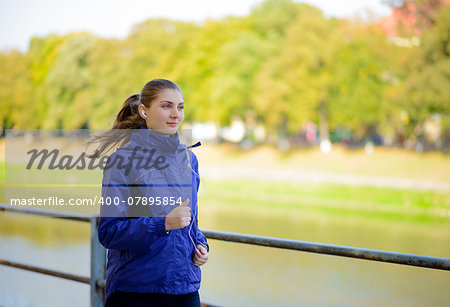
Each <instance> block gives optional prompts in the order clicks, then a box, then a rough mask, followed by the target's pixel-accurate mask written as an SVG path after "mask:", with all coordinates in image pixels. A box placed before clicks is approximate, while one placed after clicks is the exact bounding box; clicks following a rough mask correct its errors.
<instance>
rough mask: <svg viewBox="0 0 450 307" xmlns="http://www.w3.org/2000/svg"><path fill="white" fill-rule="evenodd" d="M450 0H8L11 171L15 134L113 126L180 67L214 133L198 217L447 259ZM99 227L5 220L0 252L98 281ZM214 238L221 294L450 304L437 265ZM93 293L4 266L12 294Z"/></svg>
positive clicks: (214, 280)
mask: <svg viewBox="0 0 450 307" xmlns="http://www.w3.org/2000/svg"><path fill="white" fill-rule="evenodd" d="M449 3H450V1H448V0H412V1H406V0H384V1H382V0H379V1H377V0H367V1H324V0H323V1H305V2H300V1H292V0H266V1H257V0H254V1H226V3H225V1H223V2H222V1H221V2H217V3H216V2H213V1H210V2H208V1H201V0H195V1H189V2H187V1H185V2H183V1H175V0H170V1H166V2H164V3H162V2H154V1H126V2H120V1H97V2H92V3H89V2H88V1H84V0H83V1H77V2H71V1H66V2H64V3H62V2H61V3H60V2H57V1H41V2H32V1H26V0H20V1H8V0H1V1H0V12H1V13H0V16H1V18H0V27H1V28H2V31H1V36H0V50H2V51H0V71H1V73H0V127H1V135H2V137H1V139H0V184H1V185H2V187H4V185H5V138H4V137H5V133H6V130H7V129H13V130H14V129H107V128H109V127H110V126H111V123H112V120H113V115H114V114H115V113H117V112H118V111H119V109H120V107H121V105H122V103H123V101H124V100H125V98H126V97H128V96H129V95H130V94H132V93H136V92H140V90H141V88H142V87H143V86H144V84H145V83H146V82H147V81H149V80H151V79H154V78H167V79H170V80H173V81H174V82H176V83H177V84H179V86H180V88H181V90H182V91H183V95H184V100H185V103H186V107H185V114H186V118H185V121H184V124H183V126H182V128H183V129H192V133H193V139H194V141H197V140H200V141H202V143H203V145H202V146H201V147H198V148H195V149H194V152H195V154H196V155H197V156H198V158H199V162H200V174H201V175H202V177H203V179H204V181H202V186H201V188H200V193H199V194H200V199H199V208H200V209H199V210H200V213H199V223H200V227H201V228H203V229H214V230H224V231H232V232H241V233H250V234H256V235H265V236H271V237H280V238H288V239H295V240H304V241H313V242H321V243H331V244H339V245H349V246H357V247H364V248H370V249H381V250H389V251H396V252H405V253H413V254H421V255H428V256H437V257H446V258H449V257H450V243H449V242H450V158H449V155H448V153H449V151H450V112H449V111H450V95H449V92H450V91H449V90H450V5H449ZM49 145H51V141H50V142H49ZM6 146H7V144H6ZM6 159H8V157H6ZM0 201H1V202H4V201H5V197H4V193H2V192H0ZM89 231H90V229H89V227H88V226H87V225H80V224H79V223H76V222H67V221H64V222H61V221H54V220H49V219H44V218H31V217H22V216H10V215H8V216H5V215H4V214H3V213H2V214H0V258H2V259H11V260H16V261H20V262H25V263H30V264H36V265H40V266H45V267H49V268H53V269H60V270H63V271H66V272H76V273H80V274H81V273H82V274H85V275H89ZM210 245H211V256H210V261H209V262H208V264H207V265H205V266H204V267H203V281H202V289H201V297H202V300H203V301H206V302H209V303H212V304H217V305H224V306H273V305H281V306H379V305H385V306H424V305H426V306H448V302H449V301H450V294H449V292H448V289H449V287H450V277H449V275H448V273H446V272H442V271H436V270H429V269H421V268H413V267H402V266H398V265H393V264H383V263H372V262H368V261H362V260H352V259H345V258H339V257H332V256H324V255H315V254H307V253H301V252H290V251H283V250H276V249H271V248H263V247H251V246H245V245H239V244H234V243H224V242H219V241H213V240H211V241H210ZM44 289H45V291H44ZM49 289H50V291H51V293H52V295H46V294H45V295H44V293H47V291H48V290H49ZM88 304H89V288H88V287H87V286H85V285H80V284H77V283H74V282H69V281H61V280H59V279H56V278H52V277H45V276H41V275H39V274H35V273H30V272H26V271H21V270H18V269H13V268H8V267H3V266H0V306H61V305H64V306H88Z"/></svg>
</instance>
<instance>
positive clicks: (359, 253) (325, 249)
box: [201, 230, 450, 271]
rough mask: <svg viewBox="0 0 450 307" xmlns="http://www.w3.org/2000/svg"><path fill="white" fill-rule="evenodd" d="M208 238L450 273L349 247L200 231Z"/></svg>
mask: <svg viewBox="0 0 450 307" xmlns="http://www.w3.org/2000/svg"><path fill="white" fill-rule="evenodd" d="M201 231H202V233H203V234H204V235H205V236H206V237H207V238H210V239H216V240H222V241H229V242H236V243H245V244H252V245H259V246H268V247H275V248H284V249H290V250H298V251H303V252H310V253H317V254H326V255H334V256H342V257H350V258H358V259H364V260H372V261H381V262H389V263H395V264H402V265H409V266H417V267H424V268H430V269H438V270H447V271H449V270H450V259H448V258H439V257H429V256H421V255H413V254H404V253H396V252H387V251H381V250H373V249H365V248H358V247H350V246H340V245H332V244H323V243H314V242H306V241H297V240H288V239H280V238H272V237H263V236H256V235H248V234H240V233H233V232H225V231H216V230H201Z"/></svg>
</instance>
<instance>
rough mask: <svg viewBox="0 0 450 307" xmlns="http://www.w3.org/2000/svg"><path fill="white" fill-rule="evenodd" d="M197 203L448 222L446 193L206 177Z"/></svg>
mask: <svg viewBox="0 0 450 307" xmlns="http://www.w3.org/2000/svg"><path fill="white" fill-rule="evenodd" d="M201 201H202V204H203V206H214V205H216V206H226V207H228V208H230V210H239V209H249V210H255V211H257V210H262V209H269V208H270V209H273V208H276V210H280V211H289V210H308V211H311V210H312V211H320V212H323V213H324V214H347V215H348V214H352V215H356V216H360V217H362V218H363V217H364V218H389V219H396V220H418V221H443V222H448V221H450V193H438V192H427V191H416V190H399V189H389V188H376V187H358V186H343V185H332V184H320V185H315V184H289V183H285V182H267V181H258V180H223V181H209V182H208V183H207V185H206V188H205V192H204V194H203V195H202V196H201Z"/></svg>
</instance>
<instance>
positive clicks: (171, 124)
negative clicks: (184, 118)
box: [167, 122, 178, 127]
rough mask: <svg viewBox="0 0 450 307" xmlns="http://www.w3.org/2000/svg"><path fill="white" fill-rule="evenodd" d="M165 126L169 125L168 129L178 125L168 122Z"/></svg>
mask: <svg viewBox="0 0 450 307" xmlns="http://www.w3.org/2000/svg"><path fill="white" fill-rule="evenodd" d="M167 125H169V126H170V127H176V126H177V125H178V124H177V123H174V122H168V123H167Z"/></svg>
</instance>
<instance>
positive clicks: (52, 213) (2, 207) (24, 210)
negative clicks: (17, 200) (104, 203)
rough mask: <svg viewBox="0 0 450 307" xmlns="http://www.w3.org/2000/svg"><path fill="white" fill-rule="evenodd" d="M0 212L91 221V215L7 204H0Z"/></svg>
mask: <svg viewBox="0 0 450 307" xmlns="http://www.w3.org/2000/svg"><path fill="white" fill-rule="evenodd" d="M0 211H7V212H15V213H21V214H31V215H38V216H46V217H53V218H59V219H67V220H73V221H81V222H90V221H91V220H90V218H91V217H92V215H88V214H81V213H73V212H65V211H58V210H47V209H39V208H32V207H21V206H12V205H7V204H0Z"/></svg>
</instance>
